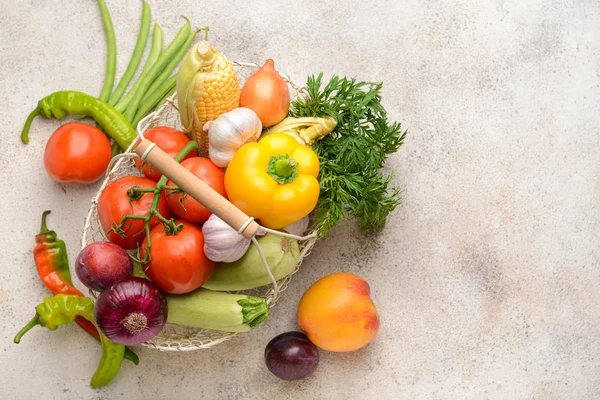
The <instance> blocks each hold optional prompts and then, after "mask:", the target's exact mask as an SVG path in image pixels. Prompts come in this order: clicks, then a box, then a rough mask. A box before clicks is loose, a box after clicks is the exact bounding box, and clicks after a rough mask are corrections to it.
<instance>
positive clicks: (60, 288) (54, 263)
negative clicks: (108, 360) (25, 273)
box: [33, 210, 139, 365]
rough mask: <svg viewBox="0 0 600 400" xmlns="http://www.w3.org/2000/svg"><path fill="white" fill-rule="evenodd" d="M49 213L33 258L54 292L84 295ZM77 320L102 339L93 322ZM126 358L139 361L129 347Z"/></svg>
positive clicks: (43, 215)
mask: <svg viewBox="0 0 600 400" xmlns="http://www.w3.org/2000/svg"><path fill="white" fill-rule="evenodd" d="M48 214H50V211H49V210H46V211H44V213H43V214H42V226H41V228H40V233H38V234H37V235H36V236H35V242H36V243H37V244H36V246H35V247H34V249H33V258H34V260H35V266H36V268H37V271H38V274H39V275H40V278H41V279H42V282H44V285H45V286H46V287H47V288H48V289H49V290H50V291H51V292H52V294H55V295H56V294H60V293H62V294H74V295H77V296H83V293H81V291H79V289H77V288H76V287H75V286H73V281H72V280H71V270H70V269H69V258H68V255H67V246H66V245H65V242H64V241H63V240H59V239H58V237H57V235H56V232H54V231H51V230H49V229H48V227H47V226H46V216H47V215H48ZM75 322H76V323H77V325H79V326H80V327H81V328H82V329H83V330H85V331H86V332H87V333H89V334H90V335H91V336H93V337H95V338H96V339H98V340H99V339H100V335H99V334H98V329H96V326H95V325H94V324H93V323H92V322H90V321H88V320H87V319H85V318H83V317H81V316H80V317H77V318H76V319H75ZM125 358H127V359H128V360H130V361H132V362H133V363H134V364H136V365H137V364H138V362H139V359H138V357H137V355H136V354H135V353H134V352H133V351H131V350H130V349H129V348H127V349H126V350H125Z"/></svg>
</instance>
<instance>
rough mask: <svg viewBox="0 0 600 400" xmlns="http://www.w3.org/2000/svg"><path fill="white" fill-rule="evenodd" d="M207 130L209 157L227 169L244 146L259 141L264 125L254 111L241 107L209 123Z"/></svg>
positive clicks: (205, 126)
mask: <svg viewBox="0 0 600 400" xmlns="http://www.w3.org/2000/svg"><path fill="white" fill-rule="evenodd" d="M207 129H208V153H209V157H210V159H211V161H212V162H213V163H215V164H216V165H218V166H219V167H221V168H225V167H226V166H227V165H229V162H230V161H231V159H232V158H233V155H234V154H235V152H236V151H237V150H238V149H239V148H240V147H242V145H244V144H245V143H249V142H256V141H257V140H258V137H259V136H260V133H261V132H262V124H261V122H260V119H259V118H258V117H257V116H256V113H255V112H254V111H252V110H251V109H249V108H244V107H239V108H234V109H233V110H231V111H229V112H226V113H225V114H222V115H221V116H220V117H219V118H217V119H215V120H214V121H210V122H207V123H206V124H205V125H204V130H207Z"/></svg>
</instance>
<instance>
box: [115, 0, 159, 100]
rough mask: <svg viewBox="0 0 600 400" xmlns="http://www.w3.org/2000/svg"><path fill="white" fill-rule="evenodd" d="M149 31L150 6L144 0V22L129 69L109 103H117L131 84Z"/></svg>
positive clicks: (126, 70) (141, 25)
mask: <svg viewBox="0 0 600 400" xmlns="http://www.w3.org/2000/svg"><path fill="white" fill-rule="evenodd" d="M148 32H150V6H149V5H148V3H146V1H145V0H144V2H143V7H142V22H141V24H140V33H139V34H138V38H137V42H136V43H135V47H134V49H133V54H132V56H131V60H129V64H128V65H127V69H125V72H124V73H123V76H122V77H121V80H120V81H119V84H118V85H117V87H116V88H115V91H114V92H113V94H111V95H110V98H109V99H108V104H110V105H111V106H114V105H115V104H117V102H118V101H119V99H120V98H121V96H123V93H124V92H125V89H127V86H129V82H131V78H133V75H134V74H135V71H136V70H137V67H138V65H139V64H140V60H141V59H142V56H143V55H144V49H145V48H146V41H147V40H148Z"/></svg>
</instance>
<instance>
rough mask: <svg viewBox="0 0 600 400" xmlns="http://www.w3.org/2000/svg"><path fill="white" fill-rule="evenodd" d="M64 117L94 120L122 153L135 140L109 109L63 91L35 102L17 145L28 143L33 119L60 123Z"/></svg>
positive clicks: (126, 124) (130, 129)
mask: <svg viewBox="0 0 600 400" xmlns="http://www.w3.org/2000/svg"><path fill="white" fill-rule="evenodd" d="M67 115H85V116H90V117H92V118H94V119H95V120H96V122H98V124H100V126H101V127H102V130H104V132H106V133H107V134H108V135H109V136H110V137H111V138H113V139H114V140H115V141H116V142H117V143H118V144H119V146H121V148H122V149H123V150H125V149H127V147H129V145H130V144H131V143H132V142H133V141H134V140H135V139H136V138H137V136H136V134H135V131H134V130H133V127H132V126H131V124H130V123H129V121H127V119H125V117H124V116H123V114H121V113H120V112H118V111H117V110H115V108H114V107H113V106H110V105H108V104H107V103H105V102H103V101H100V100H98V99H97V98H95V97H93V96H90V95H88V94H85V93H82V92H76V91H70V90H64V91H60V92H55V93H52V94H51V95H49V96H46V97H44V98H43V99H41V100H40V101H39V103H38V106H37V108H36V109H35V110H33V111H32V112H31V114H29V116H28V117H27V121H26V122H25V126H24V127H23V132H22V133H21V141H22V142H23V143H28V142H29V128H30V127H31V123H32V122H33V119H34V118H35V117H37V116H44V117H46V118H53V117H54V118H57V119H62V118H64V117H66V116H67Z"/></svg>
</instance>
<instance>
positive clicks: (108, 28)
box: [98, 0, 117, 101]
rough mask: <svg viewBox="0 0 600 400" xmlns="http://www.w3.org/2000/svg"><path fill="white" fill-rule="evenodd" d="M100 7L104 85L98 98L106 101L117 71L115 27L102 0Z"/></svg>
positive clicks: (99, 2) (100, 0) (99, 0)
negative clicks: (104, 55)
mask: <svg viewBox="0 0 600 400" xmlns="http://www.w3.org/2000/svg"><path fill="white" fill-rule="evenodd" d="M98 6H99V7H100V15H102V25H103V26H104V34H105V36H106V51H107V53H106V76H105V78H104V85H103V86H102V91H101V92H100V96H98V98H99V99H100V100H102V101H107V100H108V97H109V96H110V92H112V88H113V85H114V83H115V73H116V71H117V40H116V39H115V28H114V27H113V23H112V19H111V18H110V12H109V11H108V7H106V3H105V2H104V0H98Z"/></svg>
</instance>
